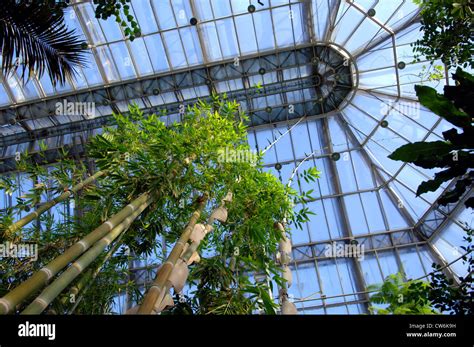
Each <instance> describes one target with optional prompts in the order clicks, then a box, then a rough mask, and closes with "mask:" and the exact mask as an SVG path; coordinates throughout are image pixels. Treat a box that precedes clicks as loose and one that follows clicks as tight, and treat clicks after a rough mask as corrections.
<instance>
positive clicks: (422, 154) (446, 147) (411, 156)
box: [388, 141, 454, 163]
mask: <svg viewBox="0 0 474 347" xmlns="http://www.w3.org/2000/svg"><path fill="white" fill-rule="evenodd" d="M453 149H454V148H453V146H452V145H451V144H450V143H448V142H444V141H434V142H414V143H409V144H406V145H403V146H401V147H400V148H398V149H397V150H396V151H395V152H393V153H392V154H390V155H389V156H388V157H389V158H390V159H393V160H401V161H404V162H409V163H413V162H415V161H417V160H421V159H423V158H426V157H428V158H429V157H433V156H434V157H439V159H441V158H442V156H444V155H445V154H447V153H449V152H451V151H452V150H453Z"/></svg>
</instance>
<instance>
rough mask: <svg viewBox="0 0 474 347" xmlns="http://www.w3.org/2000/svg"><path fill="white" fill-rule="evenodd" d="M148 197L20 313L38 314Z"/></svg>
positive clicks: (122, 228) (125, 225)
mask: <svg viewBox="0 0 474 347" xmlns="http://www.w3.org/2000/svg"><path fill="white" fill-rule="evenodd" d="M151 202H152V199H151V198H149V199H148V200H147V201H146V202H145V203H143V204H142V205H141V206H140V207H139V208H138V209H136V210H135V211H134V212H133V213H132V214H130V215H129V216H128V217H126V218H125V219H124V220H123V221H122V222H121V223H120V224H118V225H117V226H116V227H115V228H113V229H112V230H111V231H110V232H109V233H108V234H107V236H105V237H103V238H102V239H100V240H99V241H97V242H96V243H95V244H94V245H93V246H92V247H91V248H90V249H89V250H88V251H87V252H85V253H84V254H83V255H82V256H81V257H80V258H79V259H78V260H77V261H75V262H74V263H73V264H71V266H70V267H69V268H68V269H67V270H65V271H64V272H63V273H62V274H61V275H60V276H59V277H58V278H57V279H56V280H54V281H53V282H52V283H51V284H50V285H49V286H47V287H46V288H45V289H44V290H43V292H42V293H41V294H40V295H39V296H38V297H37V298H36V299H35V300H34V301H33V302H32V303H31V304H30V305H28V307H27V308H26V309H25V310H24V311H23V312H21V314H40V313H41V312H43V311H44V310H45V309H46V308H47V307H48V306H49V304H50V303H51V302H52V301H53V300H54V299H55V298H56V297H57V296H58V295H59V294H61V292H62V291H63V290H64V289H65V288H66V287H67V286H68V285H69V284H70V283H71V282H72V281H73V280H74V279H75V278H76V277H77V276H79V275H80V274H81V273H82V271H83V270H84V269H85V268H87V267H88V266H89V265H90V264H91V263H92V262H93V261H94V260H96V259H97V257H99V256H100V254H101V253H102V252H103V251H104V249H105V248H106V247H107V246H109V245H110V244H111V243H112V242H113V241H114V240H115V239H116V238H117V237H119V236H120V235H121V234H122V233H123V232H124V231H125V230H127V229H128V228H129V227H130V225H131V224H132V223H133V221H134V220H135V219H136V218H137V217H138V216H139V215H140V214H141V213H142V212H143V211H144V210H145V209H146V208H147V207H148V206H149V205H150V204H151Z"/></svg>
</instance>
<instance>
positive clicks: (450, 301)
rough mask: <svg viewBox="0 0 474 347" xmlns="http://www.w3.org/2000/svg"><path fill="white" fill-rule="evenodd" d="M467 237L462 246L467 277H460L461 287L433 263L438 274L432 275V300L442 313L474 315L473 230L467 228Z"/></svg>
mask: <svg viewBox="0 0 474 347" xmlns="http://www.w3.org/2000/svg"><path fill="white" fill-rule="evenodd" d="M465 230H466V233H467V235H466V236H465V237H464V241H465V242H466V245H465V246H461V247H460V248H461V250H462V253H463V254H464V255H463V257H462V260H463V262H464V264H467V269H466V273H467V274H466V276H465V277H462V276H461V277H459V282H460V283H459V285H454V282H453V280H452V279H448V278H447V277H446V275H445V274H444V273H442V272H441V271H440V269H441V266H440V265H438V264H436V263H433V268H434V270H435V271H436V272H434V273H433V274H432V275H431V291H430V296H429V298H430V300H431V302H432V303H433V306H434V307H435V308H437V309H438V310H440V311H441V312H448V313H450V314H457V315H472V314H474V303H473V301H472V300H473V297H474V282H473V275H472V274H473V272H474V256H473V254H472V251H473V250H474V246H473V242H472V235H473V230H472V229H470V228H466V229H465Z"/></svg>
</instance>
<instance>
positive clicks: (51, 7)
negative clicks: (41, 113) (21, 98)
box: [0, 0, 86, 85]
mask: <svg viewBox="0 0 474 347" xmlns="http://www.w3.org/2000/svg"><path fill="white" fill-rule="evenodd" d="M0 33H1V34H0V55H1V58H2V59H1V61H2V62H1V68H2V73H3V75H4V76H5V77H8V76H9V75H10V74H12V73H15V72H16V71H17V70H18V68H19V67H21V69H20V70H21V78H22V80H23V82H25V80H26V81H28V80H29V79H30V78H31V77H33V76H34V75H36V76H37V78H38V79H39V78H41V77H42V76H43V75H44V74H45V73H47V75H48V76H49V78H50V80H51V82H52V84H53V85H56V83H58V82H59V83H60V84H61V85H63V84H64V83H65V82H66V79H68V78H72V77H74V76H75V73H76V70H77V68H78V67H80V66H84V64H85V62H86V56H85V53H86V51H85V49H84V47H83V46H84V44H85V43H84V42H82V41H81V39H80V37H79V36H77V35H76V34H75V32H74V30H68V29H67V27H66V26H65V21H64V13H63V8H62V6H60V5H59V4H55V2H54V1H16V0H3V1H1V2H0Z"/></svg>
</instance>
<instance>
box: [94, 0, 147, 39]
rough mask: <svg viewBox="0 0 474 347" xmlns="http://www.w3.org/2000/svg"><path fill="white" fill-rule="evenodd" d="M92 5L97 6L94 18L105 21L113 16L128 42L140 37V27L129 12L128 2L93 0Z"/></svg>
mask: <svg viewBox="0 0 474 347" xmlns="http://www.w3.org/2000/svg"><path fill="white" fill-rule="evenodd" d="M94 5H97V6H96V8H95V17H96V18H99V19H103V20H107V19H108V18H110V17H112V16H114V17H115V21H116V22H117V23H118V24H119V25H120V26H121V27H123V29H124V33H125V36H126V37H129V38H130V41H133V40H134V39H135V38H136V37H139V36H140V35H141V31H140V27H139V26H138V23H137V22H136V21H135V18H134V17H133V16H132V14H131V12H130V0H94Z"/></svg>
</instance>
